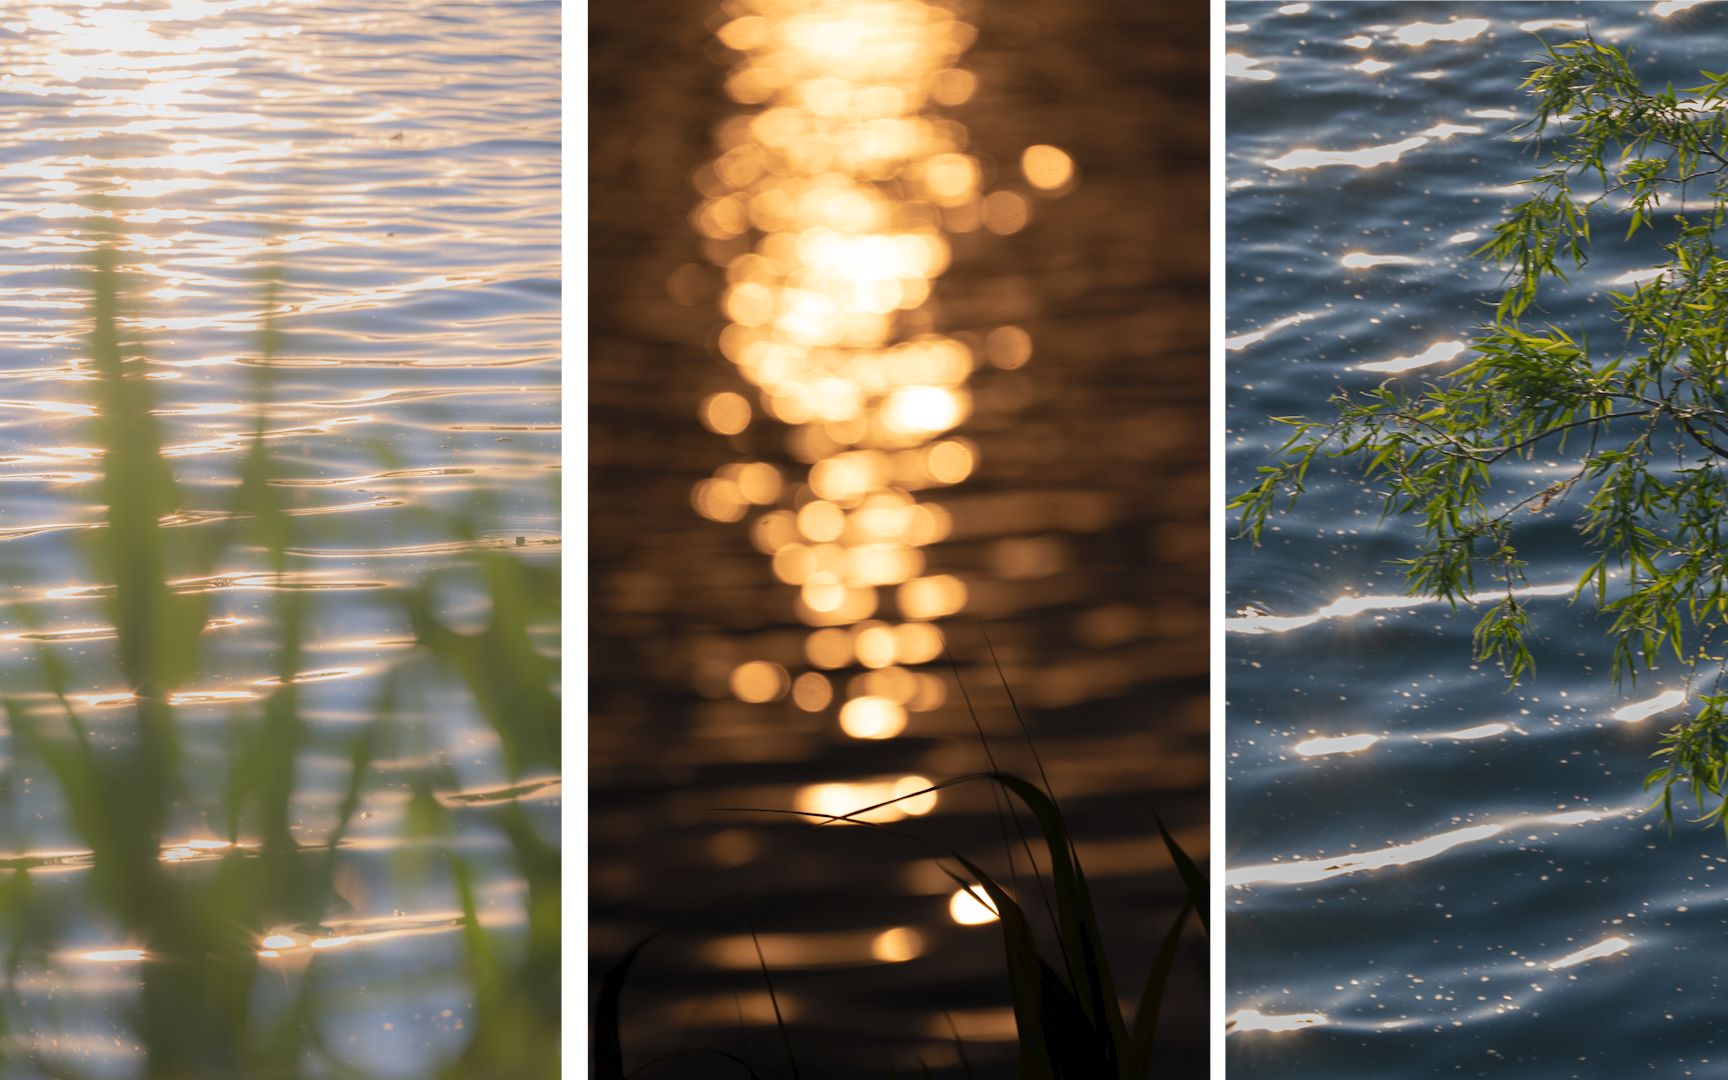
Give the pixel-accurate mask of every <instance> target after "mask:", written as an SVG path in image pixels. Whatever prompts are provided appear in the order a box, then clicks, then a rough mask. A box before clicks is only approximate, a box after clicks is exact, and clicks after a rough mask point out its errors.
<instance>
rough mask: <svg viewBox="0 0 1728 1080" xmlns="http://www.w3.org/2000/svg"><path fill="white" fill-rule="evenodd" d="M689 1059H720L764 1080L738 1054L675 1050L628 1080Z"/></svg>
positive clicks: (639, 1068) (640, 1068) (634, 1072)
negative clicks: (677, 1061) (674, 1062)
mask: <svg viewBox="0 0 1728 1080" xmlns="http://www.w3.org/2000/svg"><path fill="white" fill-rule="evenodd" d="M688 1057H700V1058H710V1057H712V1058H719V1059H720V1060H721V1061H730V1062H731V1063H732V1064H734V1065H736V1066H738V1067H739V1068H740V1069H743V1070H744V1072H745V1073H746V1074H747V1075H748V1076H749V1077H750V1080H763V1078H762V1074H761V1073H759V1072H757V1071H756V1070H755V1069H753V1068H751V1067H750V1063H749V1062H748V1061H745V1060H744V1059H743V1058H741V1057H739V1056H738V1055H737V1054H728V1053H727V1052H726V1051H724V1050H674V1051H672V1052H671V1053H669V1054H661V1055H660V1056H659V1057H657V1058H654V1059H653V1060H651V1061H649V1062H647V1063H645V1064H642V1065H638V1066H637V1067H636V1068H635V1069H633V1070H631V1071H630V1072H629V1073H628V1074H627V1080H636V1077H638V1076H642V1075H645V1074H646V1073H648V1072H649V1071H650V1070H652V1069H653V1068H654V1067H655V1066H658V1065H663V1064H665V1063H666V1062H668V1061H673V1060H676V1059H678V1058H688ZM599 1075H602V1076H603V1075H604V1074H599Z"/></svg>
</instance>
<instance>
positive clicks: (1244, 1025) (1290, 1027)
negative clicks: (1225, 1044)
mask: <svg viewBox="0 0 1728 1080" xmlns="http://www.w3.org/2000/svg"><path fill="white" fill-rule="evenodd" d="M1331 1022H1332V1021H1331V1018H1330V1017H1328V1016H1327V1015H1326V1014H1324V1013H1317V1012H1308V1013H1263V1012H1261V1011H1260V1010H1259V1009H1238V1010H1237V1011H1235V1012H1233V1013H1231V1014H1230V1015H1229V1016H1228V1017H1227V1018H1226V1019H1225V1020H1224V1030H1225V1032H1226V1033H1228V1034H1231V1035H1243V1034H1246V1033H1248V1032H1251V1031H1271V1032H1285V1031H1300V1030H1302V1029H1303V1028H1310V1027H1324V1026H1325V1025H1327V1024H1329V1023H1331Z"/></svg>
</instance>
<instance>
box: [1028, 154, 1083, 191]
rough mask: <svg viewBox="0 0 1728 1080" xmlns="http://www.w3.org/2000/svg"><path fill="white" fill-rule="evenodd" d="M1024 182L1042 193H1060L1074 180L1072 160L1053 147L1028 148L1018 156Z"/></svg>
mask: <svg viewBox="0 0 1728 1080" xmlns="http://www.w3.org/2000/svg"><path fill="white" fill-rule="evenodd" d="M1020 172H1021V175H1023V176H1025V177H1026V182H1027V183H1028V184H1031V185H1032V186H1033V187H1035V188H1037V189H1038V190H1039V191H1043V192H1060V191H1062V190H1063V189H1065V188H1067V187H1068V186H1069V185H1070V184H1071V183H1072V182H1073V180H1074V159H1073V158H1071V157H1069V156H1068V154H1067V153H1066V152H1065V151H1063V150H1060V149H1058V148H1056V147H1054V146H1045V145H1042V144H1040V145H1038V146H1028V147H1027V148H1026V152H1025V153H1023V154H1021V155H1020Z"/></svg>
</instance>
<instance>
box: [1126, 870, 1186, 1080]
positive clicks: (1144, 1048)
mask: <svg viewBox="0 0 1728 1080" xmlns="http://www.w3.org/2000/svg"><path fill="white" fill-rule="evenodd" d="M1193 910H1194V902H1193V900H1192V899H1189V900H1185V901H1183V903H1182V910H1180V911H1178V912H1177V913H1176V921H1175V922H1173V923H1171V924H1170V929H1169V930H1166V931H1165V932H1164V941H1163V943H1162V944H1160V945H1159V946H1158V956H1157V958H1156V959H1154V960H1153V962H1152V971H1151V973H1150V974H1149V975H1147V976H1146V989H1145V990H1144V991H1142V992H1141V994H1140V1005H1139V1007H1138V1008H1137V1009H1136V1010H1135V1011H1134V1033H1133V1037H1132V1039H1131V1041H1130V1044H1129V1050H1128V1076H1129V1077H1130V1078H1131V1080H1145V1078H1146V1077H1149V1076H1151V1075H1152V1056H1153V1051H1154V1049H1155V1048H1156V1045H1157V1037H1158V1016H1159V1014H1160V1013H1161V1012H1162V1011H1163V1008H1164V990H1165V988H1166V987H1168V986H1169V984H1170V972H1171V970H1172V969H1173V968H1174V967H1175V964H1176V946H1177V945H1178V944H1180V943H1181V941H1182V927H1183V925H1184V924H1185V923H1187V921H1188V913H1189V912H1190V911H1193Z"/></svg>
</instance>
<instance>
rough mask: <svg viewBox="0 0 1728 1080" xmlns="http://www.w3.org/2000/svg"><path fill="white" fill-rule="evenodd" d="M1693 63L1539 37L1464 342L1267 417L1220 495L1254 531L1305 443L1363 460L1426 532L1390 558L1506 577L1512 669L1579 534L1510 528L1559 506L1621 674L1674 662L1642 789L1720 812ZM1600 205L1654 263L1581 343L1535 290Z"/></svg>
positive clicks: (1716, 216) (1722, 418)
mask: <svg viewBox="0 0 1728 1080" xmlns="http://www.w3.org/2000/svg"><path fill="white" fill-rule="evenodd" d="M1701 78H1702V80H1703V81H1702V82H1701V83H1700V84H1699V85H1696V86H1693V87H1690V88H1687V89H1684V90H1679V91H1676V90H1675V89H1674V88H1673V87H1672V86H1670V87H1667V88H1665V89H1662V90H1659V91H1652V90H1648V89H1646V88H1645V86H1644V83H1643V80H1642V79H1641V78H1640V76H1639V74H1638V72H1637V71H1636V70H1635V69H1634V68H1633V66H1632V64H1631V63H1630V62H1629V61H1628V59H1627V57H1626V56H1625V55H1624V54H1623V53H1622V52H1620V51H1619V50H1616V49H1615V48H1613V47H1612V46H1608V45H1604V44H1601V43H1600V42H1597V41H1595V40H1593V39H1590V38H1582V39H1579V40H1575V41H1571V42H1567V43H1565V44H1561V45H1552V46H1550V45H1544V51H1543V54H1542V56H1541V57H1540V58H1539V59H1538V60H1536V61H1535V62H1534V64H1533V70H1532V71H1531V73H1530V75H1529V77H1528V78H1526V79H1525V80H1524V83H1523V88H1524V89H1525V90H1526V91H1527V92H1528V93H1529V94H1530V96H1531V116H1530V119H1529V120H1528V121H1527V123H1526V124H1525V125H1524V126H1523V127H1522V128H1521V129H1520V131H1521V133H1522V137H1524V138H1527V139H1528V140H1530V141H1531V142H1532V143H1533V145H1534V146H1535V148H1536V150H1537V151H1538V152H1539V153H1540V154H1541V155H1542V162H1541V165H1540V167H1539V168H1538V170H1537V171H1535V172H1534V173H1533V175H1531V176H1530V177H1528V178H1527V179H1525V180H1523V181H1522V183H1521V186H1522V187H1523V188H1524V189H1525V191H1526V194H1525V195H1524V197H1523V198H1522V199H1520V200H1519V201H1518V202H1517V203H1515V204H1514V205H1513V206H1512V207H1511V208H1510V209H1509V210H1508V211H1507V213H1506V215H1505V217H1504V220H1502V221H1501V223H1500V224H1499V225H1498V226H1496V228H1495V230H1494V233H1493V237H1492V238H1491V239H1490V240H1489V241H1488V243H1486V244H1484V245H1483V246H1482V247H1481V248H1480V249H1479V250H1478V251H1477V253H1476V254H1477V255H1478V256H1480V257H1482V258H1484V259H1487V260H1490V261H1492V262H1493V263H1495V264H1496V265H1498V266H1501V267H1503V268H1505V269H1506V270H1507V276H1506V279H1505V282H1504V289H1503V292H1502V294H1501V296H1500V298H1499V301H1498V303H1497V305H1496V306H1495V309H1494V315H1493V319H1492V321H1491V322H1490V323H1489V324H1488V325H1486V326H1484V327H1483V328H1482V329H1481V331H1480V332H1479V333H1478V334H1477V335H1476V337H1475V338H1474V340H1473V341H1472V342H1471V346H1470V351H1471V353H1473V356H1472V358H1471V359H1470V360H1469V362H1468V363H1466V364H1465V365H1464V366H1462V367H1460V368H1458V369H1457V370H1455V371H1453V372H1451V373H1450V374H1447V375H1445V376H1442V377H1440V378H1438V379H1435V380H1434V381H1431V382H1426V383H1423V384H1422V385H1420V386H1411V385H1410V384H1409V383H1407V382H1403V381H1400V380H1398V379H1393V380H1389V381H1387V382H1386V383H1383V384H1382V385H1380V386H1379V387H1377V388H1375V389H1372V390H1369V391H1366V392H1349V391H1341V392H1339V393H1338V394H1337V395H1335V396H1334V397H1333V398H1332V401H1331V404H1332V405H1333V406H1334V407H1335V409H1336V415H1335V416H1334V417H1332V418H1330V419H1324V420H1314V419H1310V418H1307V417H1278V418H1275V419H1277V420H1278V421H1279V422H1280V423H1283V424H1286V425H1288V426H1289V427H1290V428H1291V429H1292V434H1291V435H1290V437H1289V439H1288V441H1287V442H1285V444H1284V445H1283V447H1282V448H1281V451H1280V457H1279V460H1278V461H1277V462H1276V463H1274V464H1269V465H1265V466H1262V467H1261V468H1260V470H1259V472H1260V479H1259V482H1258V483H1256V484H1255V485H1253V486H1252V487H1250V488H1249V489H1247V490H1246V491H1243V492H1242V493H1240V494H1239V495H1237V496H1236V497H1235V498H1234V499H1233V500H1231V503H1230V506H1231V508H1232V509H1235V510H1237V511H1239V512H1240V514H1241V520H1242V531H1243V533H1244V534H1245V535H1246V536H1249V537H1251V538H1252V539H1253V540H1255V541H1256V542H1258V541H1259V539H1260V536H1261V532H1262V530H1263V528H1264V527H1265V525H1266V522H1267V520H1268V519H1269V518H1270V517H1272V516H1273V515H1275V514H1276V513H1278V512H1280V510H1281V509H1288V507H1289V506H1291V505H1293V504H1294V503H1295V501H1296V500H1297V499H1298V498H1299V497H1300V496H1301V495H1302V493H1303V490H1304V481H1305V479H1306V477H1307V474H1308V471H1309V469H1310V468H1311V467H1312V466H1313V464H1314V463H1315V461H1316V460H1320V459H1326V458H1331V459H1339V460H1342V461H1345V462H1347V463H1349V464H1352V465H1355V466H1358V467H1359V468H1360V469H1361V471H1362V475H1363V476H1364V478H1365V479H1366V480H1367V482H1368V483H1369V484H1370V485H1372V486H1373V488H1374V489H1375V491H1376V494H1377V495H1378V496H1379V497H1380V498H1381V500H1382V514H1383V518H1385V517H1390V518H1398V519H1405V520H1408V521H1409V522H1411V523H1413V524H1414V525H1415V526H1416V527H1417V528H1418V530H1419V533H1418V535H1419V540H1418V543H1417V547H1416V550H1415V552H1414V553H1413V554H1412V555H1410V556H1409V557H1407V558H1404V559H1401V560H1399V562H1400V565H1401V566H1402V567H1403V570H1404V574H1405V581H1406V585H1407V587H1408V589H1409V591H1410V592H1411V593H1413V594H1418V595H1426V596H1432V597H1435V598H1438V599H1442V600H1445V601H1448V602H1449V603H1451V604H1452V605H1454V606H1456V605H1458V604H1459V603H1464V604H1467V605H1474V604H1475V603H1477V602H1478V601H1479V600H1481V599H1482V597H1483V596H1484V594H1486V595H1488V596H1492V597H1496V598H1497V599H1494V600H1493V601H1492V602H1491V603H1489V604H1488V605H1487V610H1486V611H1485V613H1484V614H1483V615H1482V616H1481V618H1480V620H1479V621H1478V622H1477V624H1476V629H1475V651H1476V656H1477V658H1478V659H1480V660H1488V661H1493V662H1495V663H1496V664H1498V665H1499V666H1500V667H1501V669H1502V670H1503V671H1504V672H1505V673H1506V675H1507V676H1508V677H1509V678H1510V679H1511V680H1512V681H1513V682H1516V681H1518V680H1519V679H1520V678H1522V677H1524V676H1526V675H1528V674H1530V673H1531V672H1532V671H1533V670H1534V667H1535V658H1534V654H1533V652H1532V649H1531V645H1530V642H1531V641H1532V640H1533V638H1534V634H1535V626H1534V623H1533V621H1532V615H1531V612H1530V611H1529V609H1528V608H1527V606H1526V605H1525V603H1524V602H1523V601H1521V600H1520V599H1519V596H1520V592H1521V590H1523V589H1524V588H1525V587H1526V586H1527V584H1528V581H1527V577H1526V575H1527V571H1528V570H1529V568H1530V567H1531V566H1532V565H1533V564H1547V563H1555V564H1558V563H1560V562H1561V561H1562V560H1563V559H1567V558H1570V557H1572V556H1573V555H1574V554H1575V550H1574V549H1566V550H1563V551H1560V550H1552V549H1550V550H1549V551H1547V552H1545V553H1532V551H1531V550H1529V549H1528V548H1523V549H1521V547H1520V542H1521V540H1522V538H1523V537H1524V536H1526V535H1527V534H1528V530H1529V529H1530V527H1531V526H1532V525H1535V524H1537V523H1538V521H1539V520H1540V519H1542V518H1552V517H1561V518H1563V519H1565V520H1567V521H1568V522H1569V523H1570V524H1571V526H1572V528H1573V530H1574V532H1575V534H1576V537H1577V543H1578V545H1580V546H1581V547H1582V548H1583V549H1584V551H1585V552H1586V553H1587V559H1588V564H1587V566H1586V568H1585V569H1584V570H1583V572H1582V573H1581V574H1579V575H1578V577H1577V580H1576V586H1575V588H1574V590H1573V594H1572V595H1573V598H1574V600H1579V599H1583V600H1586V601H1587V602H1589V603H1592V604H1594V605H1595V606H1596V607H1597V608H1598V609H1599V610H1600V611H1602V612H1603V613H1604V614H1605V615H1606V616H1607V617H1608V619H1609V620H1610V621H1609V628H1608V637H1609V640H1610V643H1611V646H1612V651H1613V677H1614V679H1615V681H1616V683H1618V682H1619V681H1620V680H1621V679H1622V678H1626V677H1631V678H1636V676H1637V674H1638V673H1639V672H1640V671H1648V670H1650V669H1652V668H1654V667H1656V666H1658V665H1659V664H1660V663H1661V662H1663V661H1664V659H1665V658H1666V657H1669V656H1671V657H1672V658H1673V660H1674V661H1676V662H1677V663H1678V664H1679V665H1680V666H1681V667H1682V668H1683V670H1685V672H1686V673H1687V691H1686V692H1687V696H1688V698H1689V699H1690V700H1691V701H1692V703H1693V705H1694V707H1695V712H1694V714H1693V715H1692V716H1691V718H1690V719H1688V720H1686V721H1683V722H1681V723H1680V724H1678V725H1676V726H1675V727H1673V728H1672V729H1671V730H1669V731H1668V732H1667V733H1666V734H1665V735H1664V736H1663V740H1662V746H1661V748H1660V749H1659V750H1658V751H1657V754H1656V756H1657V757H1658V758H1660V759H1661V764H1660V767H1659V768H1657V769H1656V770H1655V771H1654V772H1652V773H1651V774H1650V776H1649V777H1648V779H1647V781H1646V786H1647V787H1654V786H1659V787H1660V790H1661V798H1660V803H1659V805H1660V806H1661V807H1662V811H1663V814H1664V817H1665V818H1666V819H1668V820H1670V821H1671V820H1672V815H1673V795H1674V789H1675V787H1677V786H1683V785H1690V786H1691V787H1692V789H1693V795H1694V796H1695V798H1696V801H1697V803H1698V809H1699V814H1700V820H1703V821H1709V822H1713V823H1714V822H1719V823H1721V824H1722V825H1723V826H1724V828H1725V829H1728V691H1724V690H1723V688H1722V687H1721V685H1720V682H1721V678H1722V675H1723V671H1724V654H1723V652H1722V641H1721V639H1722V637H1723V635H1724V632H1725V631H1728V545H1725V544H1724V542H1723V541H1724V536H1723V532H1724V528H1723V526H1724V519H1725V517H1728V471H1725V467H1728V382H1725V380H1728V338H1725V333H1728V328H1725V327H1724V321H1723V313H1724V310H1725V306H1728V257H1725V256H1724V254H1723V253H1722V251H1721V248H1720V244H1719V241H1718V235H1717V234H1718V232H1719V231H1721V229H1722V225H1723V221H1724V216H1725V214H1728V115H1725V111H1724V110H1725V106H1728V74H1724V73H1719V72H1711V71H1706V72H1703V73H1702V76H1701ZM1609 221H1612V222H1613V223H1614V227H1615V228H1616V229H1618V227H1619V225H1620V223H1622V222H1623V223H1624V225H1625V229H1624V234H1623V235H1624V240H1625V242H1627V243H1632V244H1636V243H1640V242H1642V243H1644V244H1647V245H1648V246H1649V248H1650V254H1651V255H1652V256H1658V255H1659V256H1660V262H1659V265H1658V266H1657V267H1656V268H1655V269H1653V270H1651V271H1650V272H1649V273H1648V274H1640V275H1638V278H1639V279H1640V280H1638V281H1636V282H1635V283H1634V284H1632V285H1631V286H1630V288H1629V291H1626V292H1613V293H1610V294H1609V299H1610V301H1611V303H1612V308H1613V314H1614V319H1615V321H1616V323H1617V324H1618V326H1619V327H1620V329H1621V330H1622V331H1623V336H1622V337H1620V338H1619V339H1618V340H1616V341H1613V342H1611V343H1603V342H1597V343H1592V342H1591V341H1590V340H1589V338H1588V337H1587V335H1585V334H1584V333H1583V332H1582V331H1581V330H1580V329H1579V328H1577V327H1575V326H1574V327H1571V328H1568V327H1566V326H1561V325H1557V324H1556V323H1554V322H1550V321H1545V320H1544V319H1543V318H1542V317H1541V316H1542V313H1543V307H1542V303H1541V301H1542V300H1543V298H1544V297H1545V296H1550V295H1551V294H1552V293H1553V292H1555V291H1560V290H1566V289H1573V290H1576V289H1577V286H1576V285H1575V284H1574V283H1572V282H1571V281H1569V279H1568V276H1567V271H1568V269H1572V270H1575V269H1576V268H1578V267H1581V266H1583V265H1584V264H1585V263H1586V262H1587V261H1588V259H1589V257H1590V251H1591V246H1592V233H1591V230H1592V224H1593V223H1595V224H1597V225H1601V224H1605V223H1607V222H1609ZM1538 452H1540V453H1541V455H1542V457H1543V459H1544V460H1545V461H1550V462H1555V461H1557V462H1559V463H1560V466H1561V467H1560V469H1559V471H1558V474H1557V475H1558V476H1559V477H1560V478H1559V479H1556V480H1555V481H1554V482H1552V483H1550V484H1548V485H1547V486H1546V487H1543V488H1541V489H1540V490H1536V491H1530V490H1528V488H1526V487H1524V486H1522V484H1521V483H1520V484H1519V486H1516V487H1515V486H1514V482H1513V480H1512V478H1510V477H1509V476H1508V475H1506V474H1507V472H1508V471H1509V470H1511V469H1513V468H1514V467H1517V466H1519V465H1520V464H1521V463H1524V462H1528V461H1530V460H1531V459H1532V458H1533V457H1534V456H1535V455H1536V454H1537V453H1538ZM1521 530H1522V531H1521ZM1479 579H1481V584H1479ZM1682 794H1684V792H1682Z"/></svg>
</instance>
